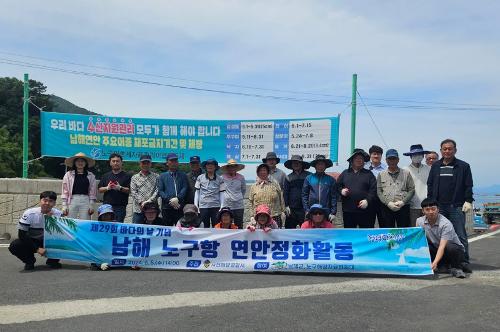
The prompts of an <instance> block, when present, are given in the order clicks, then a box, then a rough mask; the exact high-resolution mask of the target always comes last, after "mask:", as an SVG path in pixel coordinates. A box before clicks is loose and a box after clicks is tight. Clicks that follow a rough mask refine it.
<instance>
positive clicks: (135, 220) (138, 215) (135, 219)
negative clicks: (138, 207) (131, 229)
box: [132, 212, 144, 224]
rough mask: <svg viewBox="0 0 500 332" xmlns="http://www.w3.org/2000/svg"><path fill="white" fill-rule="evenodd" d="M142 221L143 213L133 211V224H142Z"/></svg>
mask: <svg viewBox="0 0 500 332" xmlns="http://www.w3.org/2000/svg"><path fill="white" fill-rule="evenodd" d="M143 221H144V213H142V212H141V213H139V212H134V213H133V214H132V223H133V224H142V223H143Z"/></svg>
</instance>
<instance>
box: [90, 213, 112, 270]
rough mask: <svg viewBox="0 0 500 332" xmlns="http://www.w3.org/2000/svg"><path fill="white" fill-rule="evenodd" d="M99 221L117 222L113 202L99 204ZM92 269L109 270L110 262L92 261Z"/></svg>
mask: <svg viewBox="0 0 500 332" xmlns="http://www.w3.org/2000/svg"><path fill="white" fill-rule="evenodd" d="M97 221H101V222H115V221H116V215H115V211H114V210H113V206H112V205H111V204H103V205H101V206H99V208H98V209H97ZM90 269H91V270H94V271H99V270H103V271H106V270H109V264H108V263H102V264H101V265H98V264H96V263H90Z"/></svg>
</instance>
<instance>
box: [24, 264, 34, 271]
mask: <svg viewBox="0 0 500 332" xmlns="http://www.w3.org/2000/svg"><path fill="white" fill-rule="evenodd" d="M34 269H35V263H26V264H24V271H33V270H34Z"/></svg>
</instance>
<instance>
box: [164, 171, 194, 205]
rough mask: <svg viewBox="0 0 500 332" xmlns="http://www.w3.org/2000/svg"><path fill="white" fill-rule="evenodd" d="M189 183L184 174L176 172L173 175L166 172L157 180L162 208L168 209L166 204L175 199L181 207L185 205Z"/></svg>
mask: <svg viewBox="0 0 500 332" xmlns="http://www.w3.org/2000/svg"><path fill="white" fill-rule="evenodd" d="M188 192H189V182H188V179H187V176H186V173H184V172H181V171H177V172H175V173H173V175H172V174H171V173H170V172H169V171H167V172H164V173H161V174H160V177H159V178H158V194H159V195H160V197H161V198H162V203H163V204H162V208H163V209H170V208H171V207H170V205H169V204H168V202H169V201H170V199H172V198H174V197H177V198H178V199H179V203H180V204H181V205H184V204H186V199H187V194H188Z"/></svg>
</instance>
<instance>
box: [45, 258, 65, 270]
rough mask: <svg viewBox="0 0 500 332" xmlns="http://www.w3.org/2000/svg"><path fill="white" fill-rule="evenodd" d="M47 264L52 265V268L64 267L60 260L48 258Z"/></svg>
mask: <svg viewBox="0 0 500 332" xmlns="http://www.w3.org/2000/svg"><path fill="white" fill-rule="evenodd" d="M45 264H47V266H48V267H50V268H51V269H60V268H61V267H62V264H61V263H59V262H58V261H54V260H49V259H47V263H45Z"/></svg>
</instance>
